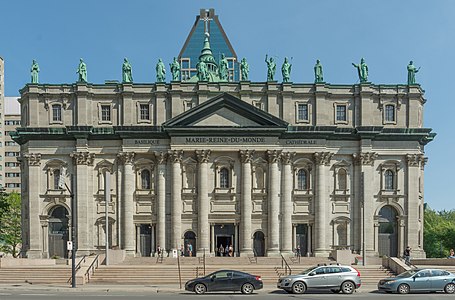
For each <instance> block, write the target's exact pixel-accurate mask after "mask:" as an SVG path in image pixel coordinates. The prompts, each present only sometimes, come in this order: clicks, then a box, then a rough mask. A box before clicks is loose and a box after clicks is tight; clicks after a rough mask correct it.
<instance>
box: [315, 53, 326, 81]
mask: <svg viewBox="0 0 455 300" xmlns="http://www.w3.org/2000/svg"><path fill="white" fill-rule="evenodd" d="M314 82H315V83H319V82H324V75H323V73H322V64H321V62H320V61H319V59H317V60H316V64H315V65H314Z"/></svg>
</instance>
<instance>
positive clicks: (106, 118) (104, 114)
mask: <svg viewBox="0 0 455 300" xmlns="http://www.w3.org/2000/svg"><path fill="white" fill-rule="evenodd" d="M101 121H103V122H110V121H111V106H110V105H101Z"/></svg>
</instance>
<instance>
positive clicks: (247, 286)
mask: <svg viewBox="0 0 455 300" xmlns="http://www.w3.org/2000/svg"><path fill="white" fill-rule="evenodd" d="M241 291H242V294H251V293H252V292H253V291H254V286H253V285H252V284H251V283H249V282H247V283H244V284H243V285H242V288H241Z"/></svg>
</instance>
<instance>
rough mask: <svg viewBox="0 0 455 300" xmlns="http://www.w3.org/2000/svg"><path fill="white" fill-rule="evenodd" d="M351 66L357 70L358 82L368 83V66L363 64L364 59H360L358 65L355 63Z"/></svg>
mask: <svg viewBox="0 0 455 300" xmlns="http://www.w3.org/2000/svg"><path fill="white" fill-rule="evenodd" d="M352 65H353V66H354V67H356V68H357V73H358V75H359V80H360V82H361V83H362V82H368V66H367V64H366V63H365V59H363V58H362V59H361V60H360V64H358V65H357V64H355V63H352Z"/></svg>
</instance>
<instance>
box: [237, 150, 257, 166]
mask: <svg viewBox="0 0 455 300" xmlns="http://www.w3.org/2000/svg"><path fill="white" fill-rule="evenodd" d="M254 152H255V151H254V150H240V151H239V153H240V161H241V162H242V164H248V163H251V162H252V161H253V156H254Z"/></svg>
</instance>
